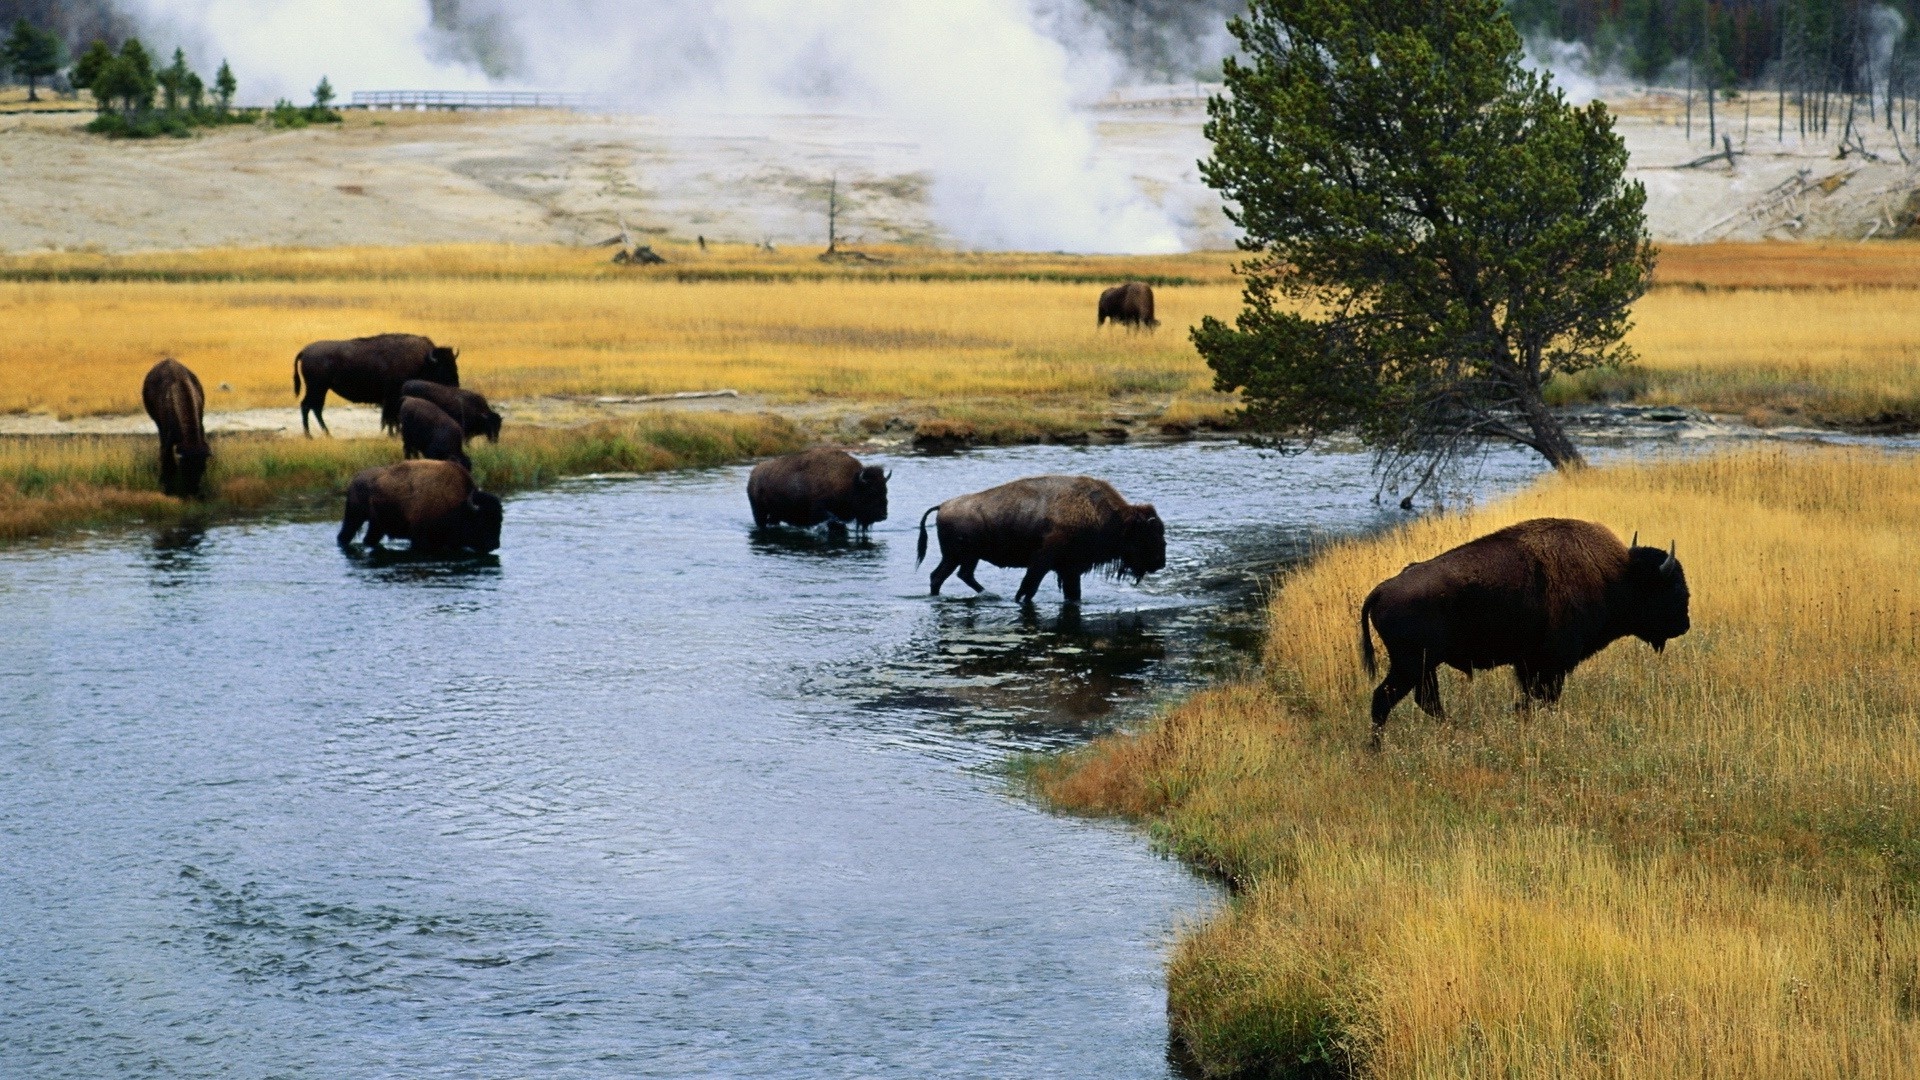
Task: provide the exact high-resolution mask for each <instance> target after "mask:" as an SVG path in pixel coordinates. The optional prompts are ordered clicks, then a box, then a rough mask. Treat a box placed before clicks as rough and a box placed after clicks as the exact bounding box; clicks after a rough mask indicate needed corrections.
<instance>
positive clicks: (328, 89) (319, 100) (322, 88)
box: [313, 75, 333, 112]
mask: <svg viewBox="0 0 1920 1080" xmlns="http://www.w3.org/2000/svg"><path fill="white" fill-rule="evenodd" d="M332 104H333V84H332V83H330V82H328V81H327V77H326V76H325V75H322V76H320V85H318V86H316V87H314V88H313V108H314V111H315V112H326V111H327V106H329V105H332Z"/></svg>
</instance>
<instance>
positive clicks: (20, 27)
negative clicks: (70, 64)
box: [0, 18, 67, 101]
mask: <svg viewBox="0 0 1920 1080" xmlns="http://www.w3.org/2000/svg"><path fill="white" fill-rule="evenodd" d="M0 56H4V59H5V64H6V66H7V67H9V68H11V69H12V70H13V73H14V74H15V75H16V76H18V77H20V78H22V79H25V80H26V82H27V100H28V101H39V100H40V94H39V85H40V80H41V79H50V78H52V77H53V76H54V74H55V73H57V72H58V71H59V70H60V67H61V65H63V64H65V63H66V62H67V57H66V46H65V45H64V44H62V43H61V41H60V38H59V37H58V36H56V35H55V34H54V33H53V32H52V31H51V30H42V29H40V28H39V27H36V26H34V25H33V24H32V23H30V22H28V21H27V20H26V19H24V18H22V19H20V20H18V21H17V22H15V23H14V24H13V33H11V34H9V35H7V40H6V44H5V45H0Z"/></svg>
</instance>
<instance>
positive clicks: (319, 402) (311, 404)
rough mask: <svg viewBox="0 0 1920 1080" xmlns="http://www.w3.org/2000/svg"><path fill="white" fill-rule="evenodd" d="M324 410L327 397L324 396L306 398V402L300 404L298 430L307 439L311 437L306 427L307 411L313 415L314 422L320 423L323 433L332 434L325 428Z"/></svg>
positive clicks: (329, 429)
mask: <svg viewBox="0 0 1920 1080" xmlns="http://www.w3.org/2000/svg"><path fill="white" fill-rule="evenodd" d="M308 385H309V386H311V385H312V384H311V383H309V384H308ZM326 409H327V396H326V395H325V394H321V395H320V396H319V397H317V398H308V399H307V400H305V401H303V402H301V403H300V430H302V431H305V432H306V433H307V437H308V438H312V437H313V431H312V429H310V428H308V427H307V413H308V412H309V411H311V412H312V413H313V418H314V419H315V420H318V421H320V430H321V431H323V432H325V433H326V434H328V435H332V434H333V429H332V428H329V427H328V426H327V413H326Z"/></svg>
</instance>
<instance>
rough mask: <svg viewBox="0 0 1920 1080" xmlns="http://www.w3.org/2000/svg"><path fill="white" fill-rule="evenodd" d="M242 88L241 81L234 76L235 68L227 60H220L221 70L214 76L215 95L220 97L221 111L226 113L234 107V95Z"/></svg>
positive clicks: (223, 113)
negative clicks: (228, 64)
mask: <svg viewBox="0 0 1920 1080" xmlns="http://www.w3.org/2000/svg"><path fill="white" fill-rule="evenodd" d="M238 89H240V83H239V82H238V81H237V80H236V79H234V77H233V68H231V67H229V66H227V62H226V61H225V60H222V61H220V71H219V73H218V74H216V75H214V77H213V96H214V97H216V98H219V99H220V112H221V114H222V115H225V114H226V111H227V110H228V109H231V108H232V107H233V95H234V92H235V91H236V90H238Z"/></svg>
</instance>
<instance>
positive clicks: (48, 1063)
mask: <svg viewBox="0 0 1920 1080" xmlns="http://www.w3.org/2000/svg"><path fill="white" fill-rule="evenodd" d="M872 460H876V461H878V462H880V463H881V464H885V465H887V466H889V467H890V468H892V469H894V476H893V480H892V485H891V489H892V507H893V520H892V521H890V522H888V523H885V524H883V525H882V526H880V528H879V529H878V530H876V532H875V534H874V535H873V537H872V538H871V541H870V542H868V543H865V544H861V543H852V542H831V541H828V540H826V539H823V538H817V537H812V536H807V535H800V534H783V535H778V536H755V535H754V534H753V532H752V530H751V523H750V520H749V517H748V514H747V506H746V499H745V494H744V492H745V478H746V470H745V469H744V468H729V469H714V470H702V471H694V472H685V473H677V474H667V475H657V476H648V477H625V478H601V479H590V480H582V481H575V482H570V483H567V484H564V485H561V486H558V487H555V488H551V489H548V490H544V491H541V492H537V493H532V494H526V495H521V496H517V497H515V498H512V499H509V500H508V502H507V512H506V514H507V516H506V527H505V532H504V539H503V544H502V548H501V550H500V552H499V553H498V556H497V557H495V558H481V559H473V558H465V559H438V560H435V559H419V558H413V557H410V556H407V555H404V554H393V555H387V556H369V555H365V554H354V555H346V554H343V553H342V552H341V551H340V550H339V549H338V548H337V547H336V546H335V545H334V542H333V530H334V525H333V524H332V523H326V522H314V521H269V522H259V523H253V524H240V525H223V526H218V527H214V528H209V529H205V530H192V529H189V530H175V531H169V532H166V533H162V534H160V535H158V536H155V535H153V534H152V533H150V532H149V533H141V532H137V531H136V532H120V533H112V534H105V535H101V536H98V537H94V538H89V539H84V540H77V541H76V540H69V541H63V542H57V543H50V544H43V545H35V546H25V547H16V548H14V549H11V550H9V551H7V552H5V553H4V554H0V606H3V608H4V610H5V612H6V618H5V620H4V624H0V681H3V682H4V687H0V689H4V699H3V700H4V702H5V703H4V704H3V705H0V728H3V730H4V735H3V736H0V857H3V858H4V861H5V865H6V871H5V878H4V892H3V893H0V995H3V996H0V1075H7V1076H23V1077H25V1076H31V1077H101V1076H117V1075H128V1074H133V1073H140V1074H155V1075H166V1076H213V1075H220V1076H243V1077H254V1076H260V1077H265V1076H326V1077H373V1076H388V1075H395V1074H405V1075H410V1076H457V1077H494V1076H499V1077H517V1076H529V1075H540V1076H593V1077H600V1076H620V1077H631V1076H691V1075H724V1076H780V1077H794V1076H833V1077H839V1076H849V1075H859V1076H901V1077H919V1076H929V1075H940V1076H1021V1077H1028V1076H1063V1077H1088V1076H1099V1077H1164V1076H1166V1075H1167V1074H1168V1068H1169V1067H1168V1064H1167V1058H1166V1017H1165V989H1164V983H1163V981H1162V975H1161V969H1162V964H1163V962H1164V959H1165V949H1166V946H1167V944H1168V943H1169V942H1170V941H1171V940H1172V938H1173V936H1174V934H1175V933H1176V932H1177V930H1178V928H1179V927H1180V926H1181V925H1182V924H1183V923H1184V922H1187V921H1191V920H1193V919H1196V918H1198V917H1201V916H1203V915H1204V914H1205V913H1206V912H1207V911H1209V910H1211V908H1212V907H1213V906H1214V905H1215V904H1216V903H1217V902H1218V897H1217V894H1216V891H1215V889H1214V888H1213V887H1212V886H1211V885H1210V884H1209V883H1207V882H1205V881H1203V880H1200V879H1199V878H1197V877H1195V876H1194V875H1192V874H1190V873H1189V872H1188V871H1186V870H1185V869H1183V868H1182V867H1181V866H1179V865H1178V864H1176V863H1174V862H1171V861H1169V860H1166V859H1164V858H1161V857H1159V856H1157V855H1155V854H1154V853H1153V852H1152V851H1151V850H1150V849H1149V846H1148V844H1147V842H1146V841H1145V840H1144V839H1143V838H1142V837H1141V836H1140V835H1139V834H1138V833H1136V832H1134V831H1131V830H1129V829H1127V828H1125V827H1122V826H1117V825H1113V824H1107V823H1100V822H1089V821H1084V820H1077V819H1071V818H1064V817H1060V816H1056V815H1052V814H1049V813H1047V812H1045V811H1043V810H1041V809H1040V808H1038V807H1036V806H1035V805H1034V804H1033V803H1032V802H1030V801H1028V800H1027V799H1025V798H1023V797H1022V796H1021V795H1020V794H1019V793H1018V792H1016V791H1014V790H1012V788H1011V786H1010V785H1009V784H1008V782H1007V781H1006V779H1005V778H1004V774H1003V771H1002V766H1003V764H1004V763H1005V761H1006V760H1007V759H1008V757H1009V755H1010V754H1013V753H1016V752H1021V751H1040V750H1049V749H1054V748H1058V747H1062V746H1069V745H1073V744H1075V743H1078V742H1080V741H1083V740H1085V739H1087V738H1089V737H1091V736H1093V735H1096V734H1098V733H1100V732H1102V731H1106V730H1110V729H1111V728H1112V727H1113V726H1114V725H1115V724H1116V723H1121V722H1124V721H1125V720H1127V719H1130V718H1137V717H1139V716H1141V715H1143V714H1144V713H1145V712H1146V711H1147V710H1149V709H1150V708H1151V707H1152V704H1153V703H1154V702H1155V701H1157V700H1161V699H1163V698H1165V697H1167V696H1170V695H1173V694H1176V693H1178V692H1179V691H1180V690H1181V689H1183V688H1188V687H1191V686H1193V685H1195V684H1197V683H1199V682H1202V681H1204V680H1206V679H1207V678H1209V677H1212V676H1214V675H1215V674H1217V673H1218V672H1219V671H1221V670H1222V669H1223V668H1226V667H1231V666H1232V665H1234V664H1237V663H1239V662H1241V660H1240V658H1241V657H1243V656H1244V651H1243V650H1244V649H1245V648H1246V647H1247V646H1248V645H1249V643H1251V642H1252V641H1253V640H1254V639H1255V637H1256V635H1257V629H1258V623H1257V614H1256V610H1255V609H1256V608H1257V606H1258V593H1259V583H1260V581H1261V580H1263V578H1264V575H1265V574H1266V573H1268V572H1270V571H1271V570H1272V569H1273V568H1274V567H1275V566H1277V565H1279V564H1280V563H1282V562H1284V561H1286V560H1287V559H1290V558H1294V557H1297V556H1298V555H1299V554H1301V553H1302V552H1304V551H1306V550H1307V549H1308V548H1309V547H1310V545H1311V544H1312V543H1314V542H1315V541H1316V540H1317V539H1321V538H1325V537H1329V536H1337V535H1344V534H1349V533H1352V532H1355V531H1359V530H1365V529H1370V528H1376V527H1379V526H1380V525H1382V524H1385V523H1389V522H1391V521H1394V520H1398V519H1399V518H1400V517H1401V513H1400V511H1398V510H1397V509H1392V508H1391V507H1390V506H1387V505H1383V504H1377V503H1375V502H1374V501H1373V500H1372V495H1373V491H1374V488H1373V483H1372V481H1371V479H1370V478H1369V476H1368V473H1367V468H1366V466H1367V460H1366V458H1365V457H1363V456H1361V455H1358V454H1351V453H1322V454H1309V455H1304V456H1298V457H1276V456H1272V455H1267V454H1262V453H1260V452H1258V451H1255V450H1252V449H1249V448H1247V447H1243V446H1240V445H1237V444H1232V443H1221V442H1194V443H1186V444H1180V445H1175V446H1163V447H1140V446H1120V447H1083V448H1071V447H1026V448H1017V449H999V450H987V451H979V452H973V453H967V454H960V455H954V456H945V457H930V456H904V455H903V456H898V457H886V456H880V457H876V458H873V459H872ZM1537 471H1538V466H1537V465H1536V464H1534V463H1533V462H1532V461H1530V460H1528V459H1527V458H1525V457H1522V456H1520V455H1517V454H1510V455H1500V456H1497V457H1495V458H1493V459H1492V461H1491V463H1490V464H1489V465H1488V466H1487V468H1486V470H1485V472H1484V473H1483V475H1482V476H1481V477H1480V479H1479V481H1478V486H1479V488H1481V489H1482V490H1490V489H1493V488H1499V487H1510V486H1512V485H1514V484H1517V483H1518V482H1520V481H1521V480H1522V479H1524V478H1526V477H1529V476H1532V475H1534V474H1535V473H1536V472H1537ZM1044 472H1083V473H1088V474H1092V475H1098V476H1102V477H1105V478H1108V479H1110V480H1112V481H1113V482H1114V483H1115V484H1116V486H1118V487H1119V488H1120V490H1121V491H1122V492H1123V493H1125V494H1127V495H1128V496H1129V497H1131V498H1134V499H1136V500H1143V501H1152V502H1154V503H1156V504H1157V505H1158V507H1159V510H1160V512H1161V515H1162V516H1163V517H1164V518H1165V519H1166V520H1167V522H1168V566H1167V569H1166V570H1165V571H1164V572H1162V573H1160V574H1158V575H1155V576H1153V577H1150V578H1148V579H1147V581H1146V583H1145V584H1144V585H1143V586H1138V587H1136V586H1135V585H1134V584H1132V583H1131V582H1110V581H1107V580H1104V579H1100V578H1096V577H1090V578H1089V579H1088V581H1087V596H1086V602H1085V603H1084V604H1083V605H1082V607H1081V610H1080V611H1079V612H1078V613H1077V615H1075V614H1073V613H1068V614H1065V615H1063V614H1062V611H1061V604H1060V599H1059V592H1058V589H1057V587H1056V586H1055V584H1054V583H1053V581H1052V580H1051V579H1049V580H1048V582H1047V584H1046V585H1045V586H1044V587H1043V588H1042V590H1041V593H1040V598H1039V603H1037V604H1036V605H1035V606H1034V607H1032V608H1031V609H1027V610H1023V609H1022V608H1021V607H1019V606H1016V605H1015V604H1014V603H1013V602H1012V601H1011V599H1010V598H1011V596H1012V593H1013V590H1014V587H1015V586H1016V584H1017V583H1018V580H1019V572H1018V571H1012V570H997V569H994V568H991V567H983V568H982V571H981V576H982V581H983V583H984V584H986V585H987V586H988V588H989V592H988V593H987V594H985V595H983V596H981V597H978V598H974V597H972V596H971V595H970V590H968V589H966V587H965V586H963V585H961V584H959V583H958V582H957V581H952V582H949V584H948V593H949V595H948V596H946V597H942V598H940V599H938V600H932V599H929V598H928V597H927V596H926V595H925V592H926V577H925V571H926V570H927V569H929V568H930V565H931V560H929V566H928V567H922V568H920V569H919V570H916V569H915V567H914V550H913V548H914V544H913V540H914V537H913V535H912V530H911V527H910V526H911V523H912V522H913V521H916V520H917V519H918V517H919V513H920V511H921V510H923V509H924V508H926V507H927V506H929V505H932V504H933V503H935V502H938V501H939V500H940V499H943V498H946V497H948V496H951V495H955V494H960V493H963V492H967V491H972V490H977V489H979V488H983V487H987V486H990V485H992V484H995V483H999V482H1002V481H1005V480H1008V479H1012V478H1015V477H1018V476H1024V475H1032V474H1036V473H1044Z"/></svg>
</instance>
